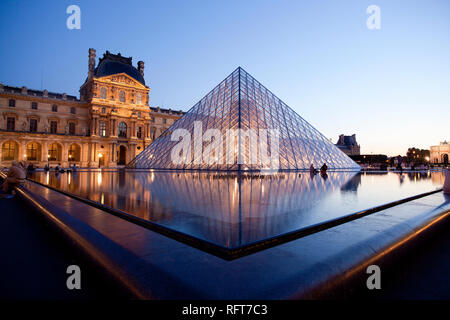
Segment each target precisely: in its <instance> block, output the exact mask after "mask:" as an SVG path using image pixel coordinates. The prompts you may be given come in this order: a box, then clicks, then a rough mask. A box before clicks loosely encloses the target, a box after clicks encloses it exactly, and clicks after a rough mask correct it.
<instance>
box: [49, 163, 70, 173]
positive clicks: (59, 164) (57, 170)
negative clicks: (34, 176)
mask: <svg viewBox="0 0 450 320" xmlns="http://www.w3.org/2000/svg"><path fill="white" fill-rule="evenodd" d="M77 168H78V167H77V165H76V164H73V166H71V167H70V168H69V169H67V171H72V172H75V171H77ZM50 169H51V168H50V167H49V166H48V165H47V164H46V165H45V167H44V171H45V172H47V171H50ZM55 172H56V173H63V172H66V170H65V169H63V168H62V167H61V163H58V164H57V165H56V166H55Z"/></svg>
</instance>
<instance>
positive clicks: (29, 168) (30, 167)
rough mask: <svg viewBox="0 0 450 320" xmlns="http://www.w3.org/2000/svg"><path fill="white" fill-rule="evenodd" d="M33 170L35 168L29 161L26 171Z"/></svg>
mask: <svg viewBox="0 0 450 320" xmlns="http://www.w3.org/2000/svg"><path fill="white" fill-rule="evenodd" d="M34 170H35V168H34V166H33V164H32V163H30V164H29V165H28V167H27V171H28V172H33V171H34Z"/></svg>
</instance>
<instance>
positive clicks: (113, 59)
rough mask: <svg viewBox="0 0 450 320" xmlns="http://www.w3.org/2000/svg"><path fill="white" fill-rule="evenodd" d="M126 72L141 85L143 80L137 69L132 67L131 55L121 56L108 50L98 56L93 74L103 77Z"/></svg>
mask: <svg viewBox="0 0 450 320" xmlns="http://www.w3.org/2000/svg"><path fill="white" fill-rule="evenodd" d="M118 73H126V74H127V75H129V76H130V77H132V78H134V79H136V80H137V81H139V82H140V83H142V84H143V85H145V80H144V77H143V76H142V74H141V73H140V72H139V70H138V69H137V68H135V67H133V64H132V57H128V58H127V57H123V56H122V55H121V54H120V53H118V54H112V53H110V52H109V51H106V53H104V54H103V58H100V60H99V63H98V66H97V67H96V68H95V71H94V75H95V76H96V77H104V76H109V75H112V74H118Z"/></svg>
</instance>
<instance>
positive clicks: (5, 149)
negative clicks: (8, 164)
mask: <svg viewBox="0 0 450 320" xmlns="http://www.w3.org/2000/svg"><path fill="white" fill-rule="evenodd" d="M16 154H17V144H16V143H15V142H14V141H7V142H5V143H4V144H3V146H2V155H3V160H5V161H9V160H14V159H16Z"/></svg>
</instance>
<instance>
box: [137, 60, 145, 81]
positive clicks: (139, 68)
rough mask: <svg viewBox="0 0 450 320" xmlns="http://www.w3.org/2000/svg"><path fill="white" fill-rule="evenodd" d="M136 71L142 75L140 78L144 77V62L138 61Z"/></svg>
mask: <svg viewBox="0 0 450 320" xmlns="http://www.w3.org/2000/svg"><path fill="white" fill-rule="evenodd" d="M138 70H139V73H140V74H142V77H144V61H138Z"/></svg>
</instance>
